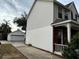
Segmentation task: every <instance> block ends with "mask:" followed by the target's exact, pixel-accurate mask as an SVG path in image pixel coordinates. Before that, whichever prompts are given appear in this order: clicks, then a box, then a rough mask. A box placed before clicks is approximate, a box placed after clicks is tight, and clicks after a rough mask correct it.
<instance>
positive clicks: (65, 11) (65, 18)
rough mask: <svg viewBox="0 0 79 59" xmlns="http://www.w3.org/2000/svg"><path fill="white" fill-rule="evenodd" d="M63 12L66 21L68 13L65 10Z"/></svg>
mask: <svg viewBox="0 0 79 59" xmlns="http://www.w3.org/2000/svg"><path fill="white" fill-rule="evenodd" d="M64 12H65V15H64V19H65V20H68V12H67V11H66V10H65V11H64Z"/></svg>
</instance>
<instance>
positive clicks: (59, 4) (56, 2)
mask: <svg viewBox="0 0 79 59" xmlns="http://www.w3.org/2000/svg"><path fill="white" fill-rule="evenodd" d="M54 3H55V4H57V5H58V6H61V7H63V8H65V9H67V10H69V9H68V8H67V7H66V6H65V5H63V4H62V3H60V2H58V1H56V0H55V1H54Z"/></svg>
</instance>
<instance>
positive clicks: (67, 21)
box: [52, 20, 79, 26]
mask: <svg viewBox="0 0 79 59" xmlns="http://www.w3.org/2000/svg"><path fill="white" fill-rule="evenodd" d="M69 22H73V23H76V24H78V25H79V23H78V22H76V21H74V20H66V21H62V22H58V23H54V24H52V26H53V25H60V24H64V23H69Z"/></svg>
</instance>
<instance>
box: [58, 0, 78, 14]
mask: <svg viewBox="0 0 79 59" xmlns="http://www.w3.org/2000/svg"><path fill="white" fill-rule="evenodd" d="M58 1H59V2H61V3H63V4H64V5H66V4H68V3H70V2H72V1H74V3H75V6H76V8H77V10H78V13H79V0H58Z"/></svg>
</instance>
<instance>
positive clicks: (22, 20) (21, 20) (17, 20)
mask: <svg viewBox="0 0 79 59" xmlns="http://www.w3.org/2000/svg"><path fill="white" fill-rule="evenodd" d="M13 23H16V24H17V26H18V27H21V28H22V30H26V26H27V24H26V23H27V14H26V13H24V15H22V16H21V17H19V18H17V17H16V18H15V19H14V21H13Z"/></svg>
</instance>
